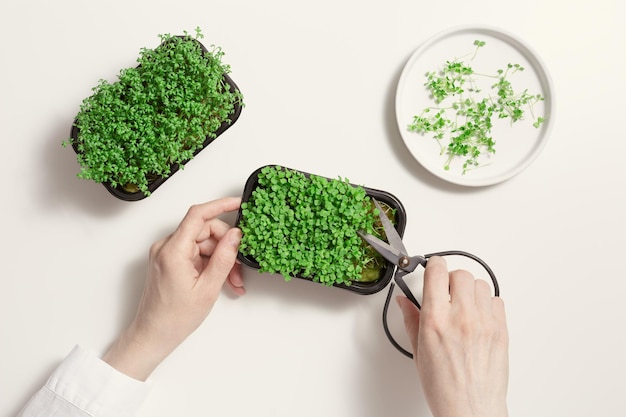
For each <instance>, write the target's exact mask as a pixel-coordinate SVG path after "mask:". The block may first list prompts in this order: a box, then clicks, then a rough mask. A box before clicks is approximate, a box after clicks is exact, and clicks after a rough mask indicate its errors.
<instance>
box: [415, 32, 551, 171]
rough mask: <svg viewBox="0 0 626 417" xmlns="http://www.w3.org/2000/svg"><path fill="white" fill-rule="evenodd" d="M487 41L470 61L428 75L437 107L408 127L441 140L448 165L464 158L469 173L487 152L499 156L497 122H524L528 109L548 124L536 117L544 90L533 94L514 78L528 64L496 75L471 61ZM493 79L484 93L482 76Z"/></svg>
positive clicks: (535, 121)
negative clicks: (477, 68)
mask: <svg viewBox="0 0 626 417" xmlns="http://www.w3.org/2000/svg"><path fill="white" fill-rule="evenodd" d="M485 45H486V42H484V41H481V40H476V41H474V46H475V49H474V51H473V52H472V53H470V54H468V55H471V56H470V58H469V62H464V61H463V60H461V59H455V60H453V61H447V62H446V63H445V65H443V67H442V68H441V70H439V71H438V72H435V71H430V72H428V73H426V82H425V84H424V85H425V86H426V89H427V90H428V92H429V93H430V95H431V98H432V99H433V100H434V102H435V105H434V106H429V107H426V108H425V109H424V110H422V112H421V113H420V114H419V115H417V116H414V117H413V122H412V123H411V124H409V126H408V130H409V131H411V132H416V133H421V134H427V133H432V134H433V137H434V138H435V139H437V141H438V143H439V145H440V147H441V154H442V155H443V154H447V155H448V158H447V160H446V161H445V163H444V169H445V170H449V169H450V163H451V162H452V160H453V159H454V158H457V157H460V158H464V159H465V161H464V163H463V174H465V173H466V172H467V171H468V170H469V169H472V168H475V167H478V166H479V165H481V160H479V158H480V156H481V155H485V154H495V152H496V150H495V144H496V142H495V140H494V139H493V137H492V128H493V120H494V118H496V119H509V120H510V123H511V125H513V124H514V123H516V122H518V121H521V120H524V119H525V117H526V114H527V113H526V112H527V111H528V112H529V113H530V115H531V118H532V120H533V126H534V127H535V128H539V127H540V126H541V125H542V123H543V122H544V118H543V117H542V116H536V115H535V114H534V111H533V106H534V105H535V104H536V103H537V102H540V101H543V100H544V97H543V96H542V95H541V94H532V93H530V92H528V90H527V89H525V90H523V91H521V92H516V91H515V90H514V88H513V85H512V83H511V81H510V79H511V78H512V77H513V76H514V75H515V74H516V73H519V72H521V71H524V67H523V66H521V65H520V64H512V63H509V64H507V65H506V66H505V67H504V68H503V69H498V70H496V71H495V73H493V74H483V73H477V72H475V71H474V69H473V68H472V66H471V62H472V61H473V60H474V59H476V58H477V57H478V56H479V55H480V54H479V50H480V49H481V48H483V47H484V46H485ZM479 79H481V80H485V79H487V80H488V79H493V80H495V82H493V83H492V84H491V85H490V86H489V88H488V89H487V91H483V89H481V86H480V85H479V83H478V80H479Z"/></svg>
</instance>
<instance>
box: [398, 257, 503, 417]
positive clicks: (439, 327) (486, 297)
mask: <svg viewBox="0 0 626 417" xmlns="http://www.w3.org/2000/svg"><path fill="white" fill-rule="evenodd" d="M397 300H398V303H399V305H400V308H401V310H402V314H403V316H404V323H405V327H406V331H407V333H408V335H409V337H410V339H411V343H412V345H413V357H414V360H415V363H416V365H417V370H418V374H419V376H420V380H421V382H422V386H423V389H424V394H425V396H426V401H427V402H428V406H429V408H430V410H431V412H432V413H433V415H434V416H435V417H465V416H468V417H469V416H479V417H496V416H497V417H502V416H507V415H508V411H507V405H506V392H507V386H508V377H509V375H508V374H509V362H508V344H509V340H508V332H507V325H506V317H505V311H504V303H503V302H502V299H500V298H499V297H492V296H491V289H490V287H489V285H488V284H487V282H485V281H483V280H480V279H476V280H475V279H474V277H473V276H472V275H471V274H470V273H469V272H467V271H463V270H458V271H452V272H448V269H447V265H446V262H445V260H443V258H440V257H432V258H430V259H429V260H428V263H427V264H426V270H425V272H424V292H423V300H422V309H421V311H420V310H419V309H418V308H417V307H415V306H414V305H413V303H411V302H410V301H409V300H408V299H407V298H406V297H403V296H400V297H398V298H397Z"/></svg>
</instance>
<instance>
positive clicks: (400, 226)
mask: <svg viewBox="0 0 626 417" xmlns="http://www.w3.org/2000/svg"><path fill="white" fill-rule="evenodd" d="M269 166H279V167H281V168H283V169H289V170H292V171H297V172H301V173H302V174H304V175H305V176H307V177H308V176H309V175H311V174H310V173H307V172H302V171H298V170H295V169H292V168H287V167H284V166H280V165H269ZM263 168H265V166H263V167H261V168H259V169H257V170H255V171H254V172H253V173H252V174H251V175H250V177H249V178H248V180H247V181H246V184H245V187H244V190H243V194H242V197H241V201H242V202H247V201H248V200H249V199H250V196H251V195H252V192H253V191H254V189H256V188H257V187H258V175H259V173H260V172H261V170H262V169H263ZM324 178H326V179H330V178H327V177H324ZM351 185H352V186H356V185H354V184H351ZM363 189H364V190H365V192H366V193H367V195H368V196H370V197H372V198H374V199H376V200H378V201H380V202H382V203H385V204H386V205H388V206H389V207H391V208H392V209H395V210H396V219H395V220H396V224H395V227H396V230H397V231H398V233H399V234H400V236H403V234H404V229H405V227H406V211H405V209H404V206H403V205H402V203H401V202H400V200H398V198H397V197H396V196H394V195H393V194H391V193H388V192H386V191H381V190H376V189H373V188H368V187H363ZM241 220H242V210H241V209H239V213H238V214H237V220H236V222H235V226H239V223H240V222H241ZM237 259H238V260H239V261H240V262H241V263H243V264H244V265H247V266H249V267H251V268H254V269H259V264H258V262H257V261H256V260H255V259H254V258H253V257H251V256H244V255H243V254H242V253H241V252H239V253H238V254H237ZM395 268H396V266H395V265H393V264H391V263H390V262H387V267H386V268H384V269H383V270H382V274H381V277H380V278H379V279H377V280H376V281H371V282H359V281H353V282H352V283H351V285H345V284H334V285H333V286H334V287H338V288H342V289H345V290H348V291H352V292H355V293H357V294H361V295H369V294H375V293H377V292H379V291H380V290H382V289H383V288H385V287H386V286H387V284H389V282H390V281H391V279H392V277H393V274H394V271H395ZM295 278H299V279H304V280H306V281H311V282H314V281H313V280H312V279H311V278H306V277H302V276H295Z"/></svg>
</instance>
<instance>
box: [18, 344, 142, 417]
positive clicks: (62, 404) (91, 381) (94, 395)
mask: <svg viewBox="0 0 626 417" xmlns="http://www.w3.org/2000/svg"><path fill="white" fill-rule="evenodd" d="M149 391H150V383H149V382H141V381H138V380H136V379H133V378H131V377H129V376H127V375H125V374H123V373H121V372H119V371H118V370H116V369H115V368H113V367H112V366H110V365H109V364H108V363H106V362H104V361H103V360H102V359H100V358H99V357H98V356H97V355H96V354H95V353H94V352H91V351H88V350H85V349H83V348H81V347H80V346H76V347H74V349H73V350H72V351H71V352H70V354H69V355H68V356H67V357H66V358H65V360H64V361H63V362H62V363H61V364H60V365H59V367H58V368H57V369H56V370H55V371H54V372H53V373H52V375H51V376H50V378H49V379H48V382H46V385H45V386H44V387H43V388H42V389H40V390H39V391H38V392H37V393H36V394H35V395H34V396H33V397H32V398H31V399H30V401H29V402H28V403H27V404H26V406H25V407H24V409H23V410H22V411H21V412H20V413H19V414H18V417H131V416H133V415H135V414H136V412H137V411H138V410H139V407H140V406H141V404H142V403H143V401H144V399H145V398H146V396H147V395H148V392H149Z"/></svg>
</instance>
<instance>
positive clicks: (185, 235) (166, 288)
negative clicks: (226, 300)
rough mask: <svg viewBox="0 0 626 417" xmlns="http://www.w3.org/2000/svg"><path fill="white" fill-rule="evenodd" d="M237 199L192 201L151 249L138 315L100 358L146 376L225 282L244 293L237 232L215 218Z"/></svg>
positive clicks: (200, 317) (139, 376) (197, 321)
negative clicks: (171, 231)
mask: <svg viewBox="0 0 626 417" xmlns="http://www.w3.org/2000/svg"><path fill="white" fill-rule="evenodd" d="M240 204H241V199H240V198H223V199H220V200H215V201H212V202H209V203H205V204H199V205H195V206H192V207H191V208H190V209H189V211H188V212H187V214H186V215H185V217H184V218H183V220H182V221H181V223H180V224H179V226H178V228H177V229H176V230H175V231H174V232H173V233H172V234H171V235H170V236H168V237H166V238H164V239H162V240H160V241H158V242H156V243H154V244H153V245H152V247H151V248H150V262H149V269H148V277H147V279H146V283H145V286H144V292H143V295H142V297H141V301H140V304H139V308H138V311H137V314H136V316H135V318H134V320H133V322H132V323H131V325H130V327H129V328H128V329H126V330H125V331H124V332H123V333H122V334H121V335H120V337H119V338H118V339H117V340H116V341H115V342H114V343H113V345H112V346H111V348H110V349H109V350H108V351H107V353H106V354H105V355H104V357H103V359H104V360H105V361H106V362H108V363H109V364H110V365H111V366H113V367H114V368H116V369H118V370H119V371H121V372H123V373H125V374H127V375H129V376H131V377H133V378H135V379H139V380H145V379H147V378H148V376H149V375H150V374H151V373H152V371H153V370H154V369H155V368H156V367H157V366H158V364H159V363H161V362H162V361H163V360H164V359H165V358H166V357H167V356H168V355H169V354H170V353H171V352H172V351H173V350H174V349H175V348H176V347H177V346H178V345H179V344H180V343H182V342H183V341H184V340H185V339H186V338H187V336H189V335H190V334H191V333H193V331H194V330H196V329H197V328H198V326H200V324H201V323H202V322H203V321H204V319H205V318H206V317H207V316H208V314H209V312H210V311H211V309H212V307H213V305H214V304H215V301H216V300H217V297H218V295H219V292H220V289H221V288H222V285H223V284H224V281H226V280H228V282H229V285H230V286H231V288H233V290H234V291H235V292H236V293H237V294H239V295H241V294H243V293H244V292H245V290H244V288H243V281H242V278H241V266H240V265H239V263H237V262H236V256H237V250H238V247H239V242H240V240H241V231H240V230H239V229H237V228H231V227H230V226H229V225H227V224H226V223H224V222H223V221H221V220H220V219H218V218H216V217H217V216H219V215H221V214H223V213H226V212H229V211H234V210H236V209H238V208H239V206H240Z"/></svg>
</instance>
